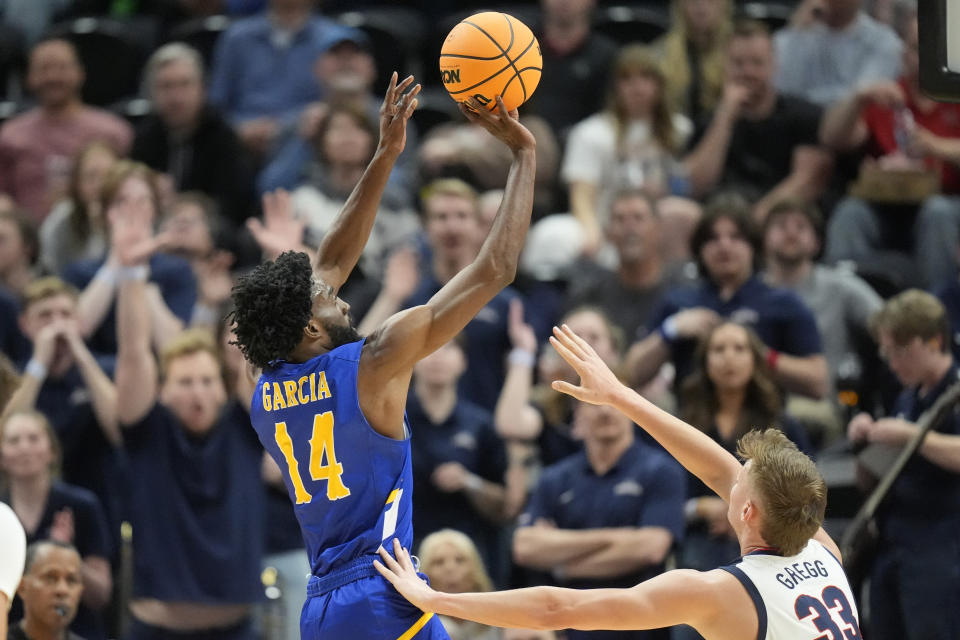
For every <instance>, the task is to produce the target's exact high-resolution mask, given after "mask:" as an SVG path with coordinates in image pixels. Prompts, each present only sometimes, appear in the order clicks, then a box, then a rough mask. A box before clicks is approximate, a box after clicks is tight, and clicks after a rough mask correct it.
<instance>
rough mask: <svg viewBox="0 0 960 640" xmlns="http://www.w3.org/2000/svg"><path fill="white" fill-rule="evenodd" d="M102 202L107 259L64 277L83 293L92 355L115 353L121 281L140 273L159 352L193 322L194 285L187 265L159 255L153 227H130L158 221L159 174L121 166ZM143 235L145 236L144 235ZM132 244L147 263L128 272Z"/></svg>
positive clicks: (84, 329) (82, 317) (82, 318)
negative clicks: (126, 256) (123, 259)
mask: <svg viewBox="0 0 960 640" xmlns="http://www.w3.org/2000/svg"><path fill="white" fill-rule="evenodd" d="M102 200H103V211H105V212H106V218H107V225H108V235H109V238H110V247H109V250H108V253H107V255H106V256H104V257H103V258H101V259H99V260H80V261H78V262H74V263H72V264H70V265H67V268H66V269H65V270H64V272H63V279H64V280H66V281H67V282H69V283H70V284H72V285H73V286H74V287H76V288H77V289H79V290H80V291H81V293H80V298H79V300H78V305H77V311H78V318H77V320H78V324H79V327H80V333H81V335H83V336H84V337H85V338H86V340H87V342H88V343H89V345H90V348H91V349H92V350H93V351H94V353H99V354H110V355H112V354H114V353H116V352H117V336H116V312H115V307H116V304H115V298H116V293H117V287H118V285H119V284H121V283H122V281H123V280H125V279H127V278H130V277H134V276H136V277H139V275H140V273H141V272H142V273H143V274H144V275H146V276H147V277H148V279H149V282H150V285H151V286H150V290H149V291H148V295H147V304H148V305H149V308H150V310H151V338H152V341H153V345H154V346H155V347H157V348H158V349H159V348H161V347H162V346H163V345H164V344H165V343H166V342H167V340H169V339H170V337H171V336H174V335H176V334H177V333H178V332H179V331H180V330H181V329H182V328H183V327H184V325H185V324H187V323H188V322H189V321H190V314H191V312H192V311H193V305H194V301H195V299H196V283H195V281H194V277H193V273H192V272H191V270H190V264H189V263H188V262H187V261H186V260H183V259H181V258H177V257H174V256H170V255H165V254H161V253H157V250H158V249H159V247H160V244H161V241H160V240H161V239H159V238H153V237H152V232H150V231H149V228H148V229H147V230H143V229H139V228H133V227H131V226H130V225H129V224H126V223H128V222H129V219H130V218H135V217H140V216H145V218H146V219H148V220H149V223H148V227H149V226H150V225H153V224H154V223H155V221H156V220H157V218H158V217H159V210H160V198H159V194H158V191H157V187H156V174H155V173H154V172H153V171H152V170H151V169H150V168H149V167H147V166H146V165H143V164H140V163H137V162H129V161H124V160H122V161H120V162H117V163H116V164H115V165H114V166H113V167H112V168H111V170H110V173H109V174H108V175H107V179H106V181H105V183H104V186H103V196H102ZM118 228H122V229H127V230H131V229H132V230H133V233H134V235H131V236H129V237H126V236H124V235H123V233H121V232H118V231H117V230H118ZM144 233H146V234H147V235H146V236H143V234H144ZM142 236H143V237H142ZM134 245H135V246H137V247H138V250H139V251H141V252H142V253H143V256H140V257H142V258H145V259H147V262H145V263H144V264H142V265H140V266H138V267H137V268H134V269H132V270H131V269H125V268H124V267H123V266H122V265H121V263H120V258H119V254H120V252H121V251H122V250H126V249H129V248H130V247H131V246H134ZM141 267H142V268H141Z"/></svg>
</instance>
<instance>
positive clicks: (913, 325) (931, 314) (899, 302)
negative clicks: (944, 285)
mask: <svg viewBox="0 0 960 640" xmlns="http://www.w3.org/2000/svg"><path fill="white" fill-rule="evenodd" d="M870 330H871V331H872V333H873V334H874V336H876V335H877V333H878V332H880V331H886V332H889V334H890V337H891V338H893V341H894V342H896V343H897V344H898V345H905V344H907V343H909V342H910V341H911V340H913V339H914V338H920V339H921V340H932V339H933V338H940V350H941V351H948V350H949V349H950V333H951V332H950V318H949V317H948V316H947V310H946V309H945V308H944V307H943V304H942V303H941V302H940V300H938V299H937V298H936V296H933V295H931V294H929V293H927V292H926V291H921V290H919V289H907V290H906V291H904V292H902V293H899V294H897V295H895V296H894V297H892V298H890V299H889V300H887V303H886V304H885V305H883V307H882V308H881V309H880V310H879V311H877V312H876V313H875V314H873V316H872V317H871V318H870Z"/></svg>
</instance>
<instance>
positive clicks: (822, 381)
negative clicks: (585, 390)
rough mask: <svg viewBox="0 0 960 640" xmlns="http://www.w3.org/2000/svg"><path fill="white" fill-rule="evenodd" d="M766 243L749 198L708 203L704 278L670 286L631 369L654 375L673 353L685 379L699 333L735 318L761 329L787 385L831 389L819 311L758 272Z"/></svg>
mask: <svg viewBox="0 0 960 640" xmlns="http://www.w3.org/2000/svg"><path fill="white" fill-rule="evenodd" d="M758 246H759V245H758V238H757V233H756V231H755V229H754V227H753V224H752V222H751V218H750V210H749V208H748V207H747V205H746V202H745V201H743V200H742V199H741V198H738V197H735V196H727V195H722V196H718V197H717V198H715V199H714V201H713V202H711V203H710V205H708V207H707V209H706V211H705V212H704V216H703V219H701V221H700V223H699V224H698V225H697V228H696V229H695V230H694V233H693V238H692V239H691V248H692V253H693V254H694V255H695V256H696V259H697V265H698V267H699V270H700V274H701V278H702V282H701V284H699V285H697V286H695V287H689V288H683V289H676V290H674V291H671V292H670V293H668V294H667V295H666V297H665V299H664V301H663V304H662V305H661V306H660V309H659V311H657V312H655V313H654V314H653V321H652V323H651V325H650V327H651V329H652V331H651V333H650V334H649V335H648V336H647V337H646V338H644V339H643V340H641V341H640V342H637V343H636V344H634V345H633V346H632V347H631V348H630V351H629V352H628V354H627V370H628V371H629V372H630V374H631V375H632V376H633V377H634V382H635V383H637V384H644V383H646V382H647V381H648V380H650V379H651V378H652V377H653V376H654V375H655V374H656V373H657V371H658V370H659V369H660V366H661V365H662V364H663V363H665V362H668V361H671V362H673V364H674V365H675V367H676V371H677V380H682V379H683V378H684V377H685V376H686V375H687V374H688V373H690V371H691V367H692V362H693V361H692V357H693V351H694V348H695V347H696V341H697V339H700V338H702V337H704V336H705V335H706V334H707V333H708V332H709V331H710V329H711V328H713V327H714V326H715V325H717V324H718V323H719V322H720V321H721V319H723V318H728V319H730V320H734V321H736V322H740V323H743V324H746V325H748V326H750V327H751V328H753V329H754V331H756V332H757V335H759V336H760V339H761V340H763V343H764V345H765V347H766V350H765V353H764V359H765V360H766V362H767V364H768V365H769V366H770V368H771V369H772V370H773V375H774V379H775V380H776V381H777V383H778V384H779V385H781V386H782V387H783V388H784V389H785V390H786V391H789V392H793V393H800V394H803V395H806V396H810V397H814V398H822V397H823V396H824V395H825V394H826V393H827V389H828V387H829V375H828V372H827V362H826V359H825V358H824V356H823V354H822V352H821V346H820V332H819V331H818V330H817V324H816V321H815V320H814V318H813V314H812V313H811V312H810V310H809V309H808V308H807V307H806V306H805V305H804V304H803V302H802V301H801V300H800V298H798V297H797V296H796V294H794V293H792V292H789V291H787V290H785V289H777V288H774V287H771V286H769V285H767V284H765V283H764V282H763V280H762V279H760V277H759V276H758V275H756V273H755V260H756V256H757V250H758Z"/></svg>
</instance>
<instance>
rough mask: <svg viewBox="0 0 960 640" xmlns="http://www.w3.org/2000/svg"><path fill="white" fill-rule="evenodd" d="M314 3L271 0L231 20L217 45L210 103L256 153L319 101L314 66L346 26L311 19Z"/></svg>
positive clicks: (308, 0) (264, 152)
mask: <svg viewBox="0 0 960 640" xmlns="http://www.w3.org/2000/svg"><path fill="white" fill-rule="evenodd" d="M313 4H314V0H270V4H269V7H268V8H267V11H266V13H264V14H261V15H257V16H252V17H250V18H246V19H243V20H239V21H237V22H235V23H234V24H233V25H232V26H231V27H230V28H229V29H228V30H227V32H226V33H224V34H223V35H222V36H221V37H220V40H219V42H218V43H217V50H216V52H215V54H214V59H213V73H212V74H211V75H212V77H211V84H210V101H211V102H212V103H213V104H214V105H215V106H217V107H219V108H221V109H223V110H224V112H225V113H226V114H227V116H228V118H229V120H230V121H231V122H232V123H233V125H234V126H235V127H236V128H237V131H238V133H239V134H240V139H241V140H243V142H244V144H245V145H246V146H247V147H248V148H249V149H251V150H253V151H255V152H256V153H258V154H261V155H263V154H267V153H268V152H269V151H270V149H271V147H272V146H273V145H274V143H275V142H276V140H277V137H278V135H279V134H280V133H281V132H282V131H283V130H284V129H289V128H290V127H293V126H294V125H295V123H296V122H297V118H299V116H300V112H301V111H302V110H303V108H304V107H305V106H307V105H308V104H310V103H311V102H315V101H317V100H318V99H320V98H321V97H323V96H322V94H321V88H320V86H319V85H318V84H317V83H316V81H315V79H314V77H313V62H314V61H315V60H316V59H317V57H318V56H319V55H320V53H321V52H323V51H324V49H326V47H327V46H329V45H330V43H331V42H332V41H333V40H334V39H335V37H336V36H337V34H339V33H341V32H342V31H343V30H345V29H346V27H343V26H341V25H339V24H337V23H336V22H334V21H332V20H329V19H327V18H322V17H319V16H314V15H313V14H312V11H313Z"/></svg>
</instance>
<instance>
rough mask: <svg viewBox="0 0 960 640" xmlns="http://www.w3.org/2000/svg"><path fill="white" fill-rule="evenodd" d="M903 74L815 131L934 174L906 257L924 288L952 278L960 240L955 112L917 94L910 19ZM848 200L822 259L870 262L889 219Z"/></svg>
mask: <svg viewBox="0 0 960 640" xmlns="http://www.w3.org/2000/svg"><path fill="white" fill-rule="evenodd" d="M902 31H903V40H904V60H903V69H904V74H903V75H902V76H901V77H900V78H899V80H897V81H896V82H880V83H877V84H873V85H870V86H867V87H864V88H862V89H860V90H858V91H855V92H854V93H853V94H851V95H850V96H849V97H847V98H845V99H844V100H841V101H840V102H838V103H836V104H835V105H833V106H832V107H831V108H830V109H829V111H828V112H827V114H826V116H825V117H824V121H823V126H822V128H821V131H820V135H821V139H822V141H823V143H824V144H826V145H828V146H830V147H833V148H834V149H836V150H839V151H848V150H851V149H856V148H860V149H863V150H864V151H866V152H867V154H868V155H869V156H870V158H871V159H870V160H868V161H876V162H877V163H879V165H880V166H881V167H888V168H891V169H900V168H914V169H917V168H927V169H932V170H934V171H936V172H938V173H939V175H940V193H939V194H935V195H932V196H929V197H927V198H926V199H925V200H924V201H923V202H922V203H921V204H920V207H919V210H918V211H917V215H916V219H915V220H914V222H913V254H914V257H915V260H916V263H917V266H918V267H919V276H920V277H921V278H922V280H923V281H924V284H926V285H931V286H932V285H935V284H937V283H938V282H941V281H944V280H947V279H950V278H952V277H953V276H954V274H955V271H956V260H955V257H954V255H955V249H956V243H957V237H958V234H960V167H958V165H957V163H958V162H960V105H954V104H944V103H938V102H934V101H933V100H931V99H929V98H927V97H926V96H924V95H923V94H922V93H921V92H920V82H919V78H920V64H919V58H918V56H917V19H916V14H913V15H911V16H909V18H907V19H906V20H905V21H904V23H903V30H902ZM883 213H884V210H883V208H880V207H877V206H875V205H874V204H871V203H868V202H866V201H865V200H862V199H860V198H855V197H847V198H845V199H844V200H843V201H841V202H840V204H839V205H837V208H836V209H835V211H834V214H833V216H832V218H831V220H830V225H829V227H828V230H827V243H826V258H827V260H831V261H835V260H842V259H849V260H858V261H859V260H864V259H867V260H869V259H870V258H871V255H873V256H875V255H876V252H877V251H878V250H881V249H885V248H889V247H886V246H884V240H885V238H886V237H888V236H889V235H890V233H889V225H890V223H891V221H892V217H891V216H884V215H883Z"/></svg>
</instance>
